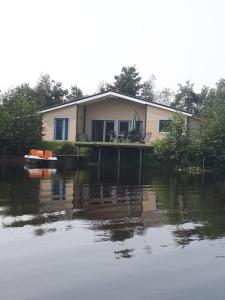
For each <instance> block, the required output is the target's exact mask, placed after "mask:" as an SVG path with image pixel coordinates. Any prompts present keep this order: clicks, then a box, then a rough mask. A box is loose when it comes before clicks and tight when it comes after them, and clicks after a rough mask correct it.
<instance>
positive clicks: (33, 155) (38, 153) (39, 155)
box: [24, 149, 57, 167]
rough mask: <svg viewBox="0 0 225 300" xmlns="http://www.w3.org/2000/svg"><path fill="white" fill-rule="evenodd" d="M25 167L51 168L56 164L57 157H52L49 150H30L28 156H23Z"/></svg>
mask: <svg viewBox="0 0 225 300" xmlns="http://www.w3.org/2000/svg"><path fill="white" fill-rule="evenodd" d="M24 158H25V162H26V164H27V165H35V166H38V167H52V166H55V164H56V162H57V157H54V156H53V153H52V151H50V150H45V151H43V150H37V149H31V150H30V151H29V154H27V155H24Z"/></svg>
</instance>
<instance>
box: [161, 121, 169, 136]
mask: <svg viewBox="0 0 225 300" xmlns="http://www.w3.org/2000/svg"><path fill="white" fill-rule="evenodd" d="M161 122H166V123H167V124H168V123H169V122H170V119H167V120H165V119H164V120H159V132H160V133H164V132H165V126H166V125H165V123H164V125H163V128H162V129H160V128H161Z"/></svg>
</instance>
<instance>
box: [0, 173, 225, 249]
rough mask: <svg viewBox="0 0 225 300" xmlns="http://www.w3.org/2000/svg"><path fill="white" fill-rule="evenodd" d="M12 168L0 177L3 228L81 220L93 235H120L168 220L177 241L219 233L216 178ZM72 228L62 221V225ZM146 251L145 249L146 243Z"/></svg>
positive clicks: (222, 221)
mask: <svg viewBox="0 0 225 300" xmlns="http://www.w3.org/2000/svg"><path fill="white" fill-rule="evenodd" d="M128 171H129V170H128ZM12 172H15V169H11V168H9V169H8V173H7V170H5V173H4V176H3V177H0V215H1V219H2V227H3V228H12V227H23V226H25V225H30V226H34V227H35V228H34V229H33V230H34V234H35V235H36V236H43V235H45V234H49V233H54V232H56V231H57V226H54V225H53V226H52V227H50V228H49V227H48V228H41V226H42V225H45V224H54V223H57V222H62V221H73V220H86V221H87V222H88V228H89V229H91V230H93V231H94V232H95V234H96V241H125V240H127V239H131V238H132V237H134V236H138V235H145V234H146V231H147V230H148V228H154V227H160V226H164V225H166V224H170V225H172V226H173V228H172V235H173V238H174V240H175V242H176V244H177V245H180V246H182V247H184V246H186V245H188V244H190V243H191V242H193V241H196V240H204V239H216V238H220V237H224V235H225V218H224V208H225V192H224V191H225V185H224V181H221V180H220V181H219V180H217V181H213V184H211V183H212V180H213V179H212V178H211V177H204V178H201V177H188V176H179V177H175V176H164V177H163V176H158V175H157V176H155V175H152V174H151V173H148V172H146V173H145V174H144V176H143V183H142V184H137V181H138V177H136V180H134V179H135V178H134V177H133V176H130V173H129V172H130V171H129V172H125V171H123V173H122V174H121V183H119V184H118V182H117V177H116V176H115V175H116V174H114V175H113V170H112V172H111V171H110V170H108V171H107V172H106V170H105V172H104V174H103V175H104V176H103V178H102V179H101V182H100V183H99V182H98V181H99V178H98V177H97V176H96V173H97V172H98V170H97V168H93V167H92V168H89V169H87V170H79V171H74V172H70V173H62V172H60V171H57V170H55V169H25V171H24V170H22V168H21V169H16V172H17V173H18V176H13V175H12ZM209 183H210V184H209ZM185 224H191V225H190V226H185ZM72 228H73V226H72V225H71V224H69V225H68V224H67V225H66V226H65V230H66V231H68V230H71V229H72ZM150 248H151V247H150ZM146 251H147V252H148V253H151V250H149V249H148V247H147V248H146Z"/></svg>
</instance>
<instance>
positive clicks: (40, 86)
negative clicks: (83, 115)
mask: <svg viewBox="0 0 225 300" xmlns="http://www.w3.org/2000/svg"><path fill="white" fill-rule="evenodd" d="M34 91H35V93H36V97H37V101H38V107H48V106H53V105H56V104H62V103H63V102H65V101H66V100H67V98H66V97H67V95H68V90H66V89H64V88H63V86H62V83H61V82H56V81H54V80H52V79H51V78H50V76H49V75H48V74H45V75H41V77H40V79H39V81H38V83H37V85H36V87H35V88H34Z"/></svg>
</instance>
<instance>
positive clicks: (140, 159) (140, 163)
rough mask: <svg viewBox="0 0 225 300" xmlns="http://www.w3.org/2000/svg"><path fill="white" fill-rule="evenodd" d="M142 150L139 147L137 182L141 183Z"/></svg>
mask: <svg viewBox="0 0 225 300" xmlns="http://www.w3.org/2000/svg"><path fill="white" fill-rule="evenodd" d="M142 152H143V150H142V149H141V148H140V149H139V176H138V177H139V184H141V177H142V176H141V175H142V156H143V153H142Z"/></svg>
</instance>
